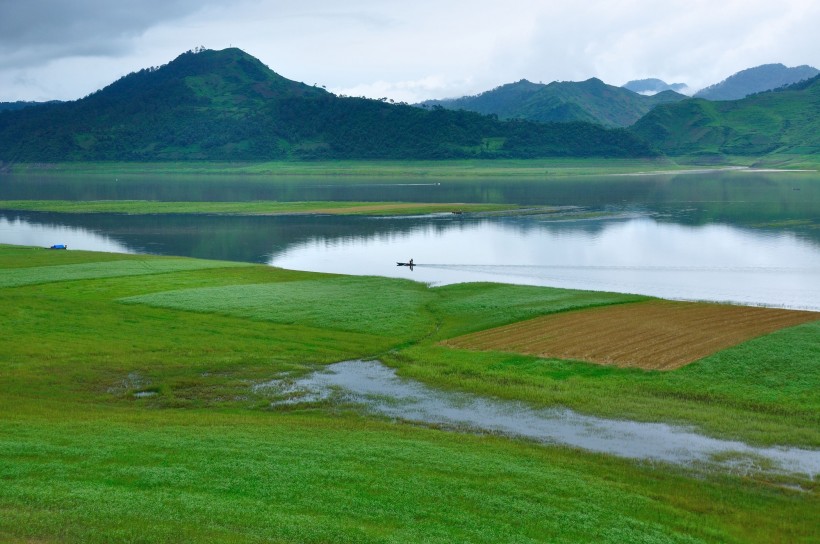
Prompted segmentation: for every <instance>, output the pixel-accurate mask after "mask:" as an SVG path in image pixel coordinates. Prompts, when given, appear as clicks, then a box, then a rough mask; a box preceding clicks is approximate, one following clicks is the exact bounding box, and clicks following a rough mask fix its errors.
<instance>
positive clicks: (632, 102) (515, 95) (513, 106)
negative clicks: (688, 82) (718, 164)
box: [421, 78, 686, 127]
mask: <svg viewBox="0 0 820 544" xmlns="http://www.w3.org/2000/svg"><path fill="white" fill-rule="evenodd" d="M684 98H686V97H685V96H683V95H681V94H678V93H676V92H673V91H664V92H660V93H657V94H655V95H654V96H643V95H640V94H637V93H635V92H632V91H630V90H628V89H624V88H621V87H614V86H612V85H607V84H606V83H604V82H603V81H601V80H600V79H596V78H592V79H588V80H586V81H580V82H575V81H562V82H558V81H554V82H552V83H550V84H548V85H544V84H542V83H532V82H530V81H527V80H526V79H522V80H521V81H518V82H516V83H508V84H506V85H502V86H501V87H498V88H495V89H493V90H491V91H486V92H483V93H481V94H478V95H475V96H465V97H462V98H456V99H449V100H428V101H427V102H423V103H422V104H421V106H422V107H425V106H426V107H430V106H442V107H444V108H447V109H451V110H467V111H475V112H478V113H483V114H488V115H489V114H492V115H497V116H498V117H499V118H501V119H525V120H528V121H538V122H569V121H584V122H588V123H598V124H600V125H603V126H606V127H626V126H629V125H631V124H632V123H634V122H635V121H637V120H638V119H640V118H641V117H642V116H643V115H645V114H646V113H647V112H649V111H650V110H651V109H652V108H654V107H655V106H657V105H658V104H665V103H667V102H676V101H678V100H683V99H684Z"/></svg>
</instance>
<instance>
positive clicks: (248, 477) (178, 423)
mask: <svg viewBox="0 0 820 544" xmlns="http://www.w3.org/2000/svg"><path fill="white" fill-rule="evenodd" d="M642 298H643V297H635V296H630V295H619V294H609V293H592V292H582V291H566V290H559V289H549V288H536V287H524V286H501V285H494V284H465V285H454V286H449V287H440V288H428V287H426V286H424V285H422V284H418V283H414V282H409V281H401V280H390V279H383V278H368V277H342V276H332V275H321V274H314V273H305V272H295V271H287V270H281V269H276V268H271V267H266V266H255V265H242V266H237V265H236V264H235V263H223V262H212V261H196V260H188V259H179V258H165V257H149V256H133V255H113V254H105V253H91V252H81V251H47V250H42V249H36V248H27V247H16V246H0V300H1V301H2V307H3V310H4V311H3V312H2V314H0V323H1V325H0V329H2V330H3V332H4V334H3V335H0V391H2V392H3V394H2V395H0V414H2V415H0V541H4V542H32V541H36V542H111V541H125V542H180V541H206V542H260V541H265V542H271V541H273V542H420V541H424V542H454V541H470V542H579V541H596V542H750V541H752V542H755V541H756V542H772V541H783V542H801V541H802V542H810V541H812V539H813V538H814V537H815V536H816V534H817V531H818V526H819V524H818V518H817V514H816V512H817V511H818V506H820V505H819V504H818V502H819V501H818V497H817V491H816V488H815V482H806V481H803V482H800V484H801V486H802V487H803V489H804V490H803V491H798V490H794V489H791V488H788V487H783V486H781V485H778V484H779V483H781V482H774V481H767V480H766V479H763V478H759V477H751V478H748V477H740V476H734V475H728V474H706V475H704V474H691V473H689V472H688V471H687V470H685V469H679V468H673V467H669V466H664V465H650V464H641V463H635V462H631V461H626V460H620V459H614V458H611V457H608V456H605V455H595V454H589V453H585V452H582V451H576V450H571V449H568V448H560V447H547V446H542V445H538V444H534V443H530V442H527V441H523V440H512V439H508V438H504V437H499V436H492V435H473V434H467V433H456V432H450V431H443V430H439V429H434V428H426V427H422V426H417V425H410V424H406V423H402V422H396V421H389V420H384V419H380V418H374V417H368V416H365V415H363V414H361V413H360V412H358V411H357V410H356V409H355V408H354V407H352V406H346V405H334V404H331V403H329V402H327V401H323V402H315V403H307V404H301V405H298V404H297V405H293V406H289V407H287V408H276V409H273V408H271V407H270V398H268V397H267V396H266V394H265V392H264V390H257V389H254V388H253V385H254V384H256V383H260V382H264V381H266V380H269V379H271V378H274V377H276V376H281V375H282V373H292V374H299V373H305V372H309V371H310V370H311V369H314V368H316V367H317V365H322V364H327V363H330V362H335V361H340V360H345V359H352V358H367V357H379V358H380V359H382V360H384V361H385V362H387V363H388V364H391V365H393V366H395V367H397V368H398V370H399V372H400V374H402V375H405V376H412V377H415V378H418V379H421V380H423V381H425V382H427V383H429V384H431V385H435V386H439V387H446V388H452V389H460V390H465V391H472V392H476V393H481V394H488V395H494V396H499V397H506V398H515V399H520V400H524V401H527V402H530V403H532V404H534V405H542V406H546V405H555V404H560V405H565V406H569V407H572V408H576V409H578V410H580V411H584V412H588V413H595V414H601V415H614V416H623V417H633V418H636V419H643V420H664V421H679V422H683V423H687V424H689V425H691V426H694V427H696V428H699V429H700V430H702V431H704V432H707V433H708V434H713V435H719V436H734V437H739V438H743V439H745V440H748V441H751V442H755V443H760V444H771V443H778V444H794V445H801V446H811V447H815V448H816V447H818V445H820V430H819V429H820V424H818V423H820V422H819V421H818V414H820V405H819V403H818V395H817V391H818V390H820V369H818V368H817V364H816V363H817V361H818V360H820V347H818V344H817V338H818V333H820V322H815V323H810V324H807V325H803V326H800V327H795V328H792V329H786V330H783V331H780V332H778V333H775V334H772V335H768V336H765V337H762V338H758V339H756V340H752V341H750V342H747V343H745V344H742V345H740V346H737V347H735V348H731V349H729V350H725V351H723V352H720V353H717V354H715V355H713V356H711V357H708V358H706V359H703V360H701V361H699V362H697V363H694V364H692V365H689V366H687V367H684V368H682V369H680V370H677V371H673V372H643V371H637V370H624V369H618V368H611V367H601V366H595V365H589V364H582V363H576V362H571V361H557V360H542V359H536V358H532V357H522V356H516V355H511V354H502V353H491V352H488V353H475V352H468V351H463V350H452V349H449V348H445V347H442V346H440V345H439V344H438V342H439V341H440V340H442V339H445V338H450V337H453V336H456V335H459V334H464V333H466V332H470V331H474V330H480V329H483V328H487V327H493V326H498V325H502V324H505V323H510V322H514V321H518V320H521V319H526V318H529V317H534V316H536V315H542V314H544V313H550V312H557V311H567V310H571V309H577V308H585V307H592V306H600V305H605V304H618V303H624V302H628V301H636V300H641V299H642Z"/></svg>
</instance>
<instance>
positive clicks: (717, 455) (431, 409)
mask: <svg viewBox="0 0 820 544" xmlns="http://www.w3.org/2000/svg"><path fill="white" fill-rule="evenodd" d="M255 387H256V389H257V391H266V392H269V393H271V394H273V395H275V397H276V398H278V400H275V401H274V405H280V406H281V405H285V404H294V403H303V402H318V401H325V400H331V401H335V402H351V403H355V404H359V405H361V406H363V407H364V408H365V409H366V410H367V411H369V412H371V413H375V414H380V415H383V416H387V417H390V418H396V419H401V420H405V421H413V422H419V423H425V424H432V425H441V426H445V427H449V428H454V429H464V430H469V431H479V432H490V433H499V434H504V435H509V436H515V437H523V438H528V439H532V440H537V441H540V442H545V443H550V444H561V445H567V446H571V447H576V448H581V449H584V450H588V451H592V452H599V453H607V454H611V455H616V456H619V457H625V458H629V459H637V460H641V461H650V462H652V461H659V462H667V463H673V464H677V465H685V466H691V467H701V468H711V469H722V470H726V471H729V472H733V473H741V474H772V475H773V474H790V475H799V476H803V477H808V478H810V479H812V480H814V479H815V478H816V476H817V475H818V473H820V451H816V450H808V449H800V448H784V447H768V448H760V447H753V446H749V445H748V444H745V443H743V442H738V441H731V440H720V439H716V438H710V437H707V436H703V435H700V434H697V433H695V432H693V431H691V430H689V429H685V428H682V427H676V426H672V425H666V424H663V423H642V422H634V421H620V420H614V419H604V418H598V417H591V416H586V415H582V414H579V413H577V412H574V411H572V410H568V409H533V408H530V407H528V406H527V405H525V404H523V403H520V402H514V401H508V400H495V399H487V398H482V397H479V396H476V395H470V394H465V393H454V392H449V391H441V390H436V389H433V388H431V387H428V386H426V385H424V384H422V383H420V382H416V381H412V380H407V379H403V378H400V377H398V376H397V375H396V372H395V370H393V369H392V368H389V367H387V366H385V365H383V364H381V363H379V362H376V361H359V360H357V361H345V362H341V363H336V364H333V365H330V366H328V367H325V368H324V369H323V370H321V371H316V372H314V373H312V374H309V375H307V376H305V377H302V378H299V379H296V380H291V379H288V378H282V379H277V380H273V381H270V382H266V383H263V384H259V385H257V386H255Z"/></svg>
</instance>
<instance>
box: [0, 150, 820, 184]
mask: <svg viewBox="0 0 820 544" xmlns="http://www.w3.org/2000/svg"><path fill="white" fill-rule="evenodd" d="M737 166H744V167H750V168H783V169H812V170H816V169H820V159H818V157H817V156H816V155H811V154H809V155H797V154H774V155H766V156H763V157H756V156H739V155H735V156H728V155H695V156H682V157H660V158H652V159H600V158H546V159H517V160H441V161H382V160H374V161H315V162H291V161H270V162H218V161H177V162H174V161H163V162H69V163H19V164H6V165H2V164H0V174H2V173H3V172H6V173H13V174H67V175H97V174H99V175H105V176H112V177H116V176H129V175H209V174H214V175H222V176H226V175H229V176H233V175H235V176H257V177H259V176H261V177H265V176H273V177H287V176H294V177H304V176H319V177H325V176H357V177H391V178H407V177H413V178H426V177H429V178H434V179H435V178H445V179H446V178H461V177H478V178H480V177H509V176H513V177H525V178H526V177H533V178H543V177H564V176H588V175H607V174H629V173H641V172H655V171H668V172H675V171H683V170H691V169H693V168H695V169H696V168H703V167H712V168H725V167H737Z"/></svg>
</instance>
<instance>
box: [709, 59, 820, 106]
mask: <svg viewBox="0 0 820 544" xmlns="http://www.w3.org/2000/svg"><path fill="white" fill-rule="evenodd" d="M819 73H820V71H818V70H817V69H816V68H814V67H812V66H808V65H805V64H804V65H801V66H795V67H793V68H789V67H787V66H784V65H783V64H780V63H777V64H761V65H760V66H755V67H754V68H747V69H745V70H741V71H740V72H737V73H736V74H734V75H731V76H729V77H727V78H726V79H724V80H723V81H721V82H720V83H716V84H715V85H711V86H709V87H706V88H705V89H702V90H700V91H698V92H697V93H695V97H696V98H705V99H707V100H737V99H739V98H743V97H745V96H749V95H750V94H754V93H759V92H763V91H770V90H772V89H777V88H779V87H783V86H784V85H791V84H792V83H797V82H799V81H803V80H805V79H810V78H812V77H814V76H816V75H817V74H819Z"/></svg>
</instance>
